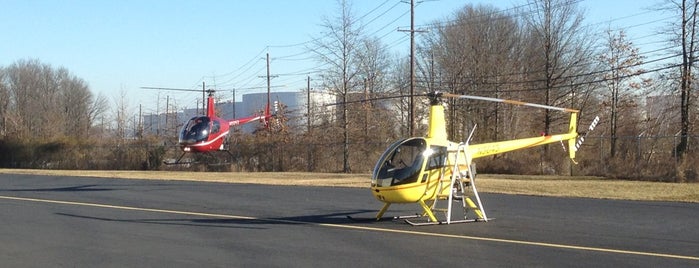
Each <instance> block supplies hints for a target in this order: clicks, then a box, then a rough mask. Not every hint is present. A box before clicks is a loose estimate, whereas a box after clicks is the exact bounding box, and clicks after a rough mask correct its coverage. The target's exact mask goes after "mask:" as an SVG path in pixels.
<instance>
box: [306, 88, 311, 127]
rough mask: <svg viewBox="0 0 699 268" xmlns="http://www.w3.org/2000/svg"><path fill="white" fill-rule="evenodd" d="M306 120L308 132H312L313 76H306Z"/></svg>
mask: <svg viewBox="0 0 699 268" xmlns="http://www.w3.org/2000/svg"><path fill="white" fill-rule="evenodd" d="M306 121H308V122H307V123H308V124H307V125H308V129H307V130H306V133H309V134H310V133H311V77H310V76H308V77H307V78H306Z"/></svg>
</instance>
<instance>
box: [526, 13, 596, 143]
mask: <svg viewBox="0 0 699 268" xmlns="http://www.w3.org/2000/svg"><path fill="white" fill-rule="evenodd" d="M529 6H530V9H531V10H530V12H531V14H532V15H531V16H527V17H526V18H525V21H526V22H527V24H528V30H529V35H530V42H531V43H530V45H529V46H528V49H529V52H528V57H529V59H530V60H531V62H530V63H529V64H527V65H525V66H530V67H531V68H529V69H528V70H527V71H526V73H528V74H529V75H528V77H529V80H530V81H532V82H531V83H529V84H530V87H531V90H532V92H539V91H543V96H542V97H543V98H542V99H536V100H535V101H537V102H542V103H544V104H546V105H552V106H561V105H567V104H569V103H570V101H571V98H570V95H571V94H572V90H573V87H571V86H570V85H574V84H575V82H576V81H575V80H574V78H576V77H579V76H580V75H582V74H585V73H588V71H589V70H590V69H591V68H590V66H591V64H592V61H591V59H592V58H593V57H592V48H593V47H594V46H593V43H592V42H593V41H594V40H595V39H594V38H592V37H591V36H590V34H589V33H587V32H586V31H585V28H584V27H583V25H582V21H583V13H582V11H580V10H579V9H578V8H577V1H574V0H531V2H530V5H529ZM553 119H554V118H553V115H552V112H551V111H550V110H545V115H544V132H546V133H549V132H550V131H551V125H552V122H553Z"/></svg>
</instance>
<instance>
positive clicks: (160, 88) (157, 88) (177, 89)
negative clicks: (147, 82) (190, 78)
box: [141, 87, 213, 92]
mask: <svg viewBox="0 0 699 268" xmlns="http://www.w3.org/2000/svg"><path fill="white" fill-rule="evenodd" d="M141 88H142V89H156V90H171V91H188V92H201V89H187V88H170V87H141ZM207 91H213V90H212V89H209V90H207Z"/></svg>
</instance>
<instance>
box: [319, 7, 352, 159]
mask: <svg viewBox="0 0 699 268" xmlns="http://www.w3.org/2000/svg"><path fill="white" fill-rule="evenodd" d="M338 4H339V14H338V15H337V17H334V18H324V19H323V25H322V27H323V28H324V31H322V32H321V35H322V36H320V37H318V38H317V39H314V44H313V45H314V47H312V48H310V50H311V51H312V52H313V53H314V54H315V55H316V57H317V58H318V60H319V61H320V62H321V63H322V64H323V65H327V66H328V68H327V69H326V70H325V72H324V73H323V74H322V80H323V84H324V87H325V88H327V89H329V90H332V91H334V92H336V93H337V94H338V95H339V96H340V102H341V104H340V106H341V109H342V115H341V121H342V122H341V129H342V137H343V144H344V145H343V154H342V155H343V168H342V170H343V171H344V172H350V171H351V168H350V164H349V130H348V126H349V121H348V117H347V111H348V105H347V104H346V102H347V101H348V96H349V94H350V93H351V92H353V91H357V89H358V88H360V86H361V84H362V83H361V77H360V76H359V75H360V69H359V66H358V53H359V49H360V47H359V46H360V45H361V40H362V39H361V29H362V26H361V25H360V23H359V21H358V20H357V18H356V17H355V15H354V13H353V11H352V7H351V4H350V3H349V2H348V1H346V0H340V1H339V2H338Z"/></svg>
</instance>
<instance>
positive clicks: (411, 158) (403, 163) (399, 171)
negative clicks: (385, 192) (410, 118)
mask: <svg viewBox="0 0 699 268" xmlns="http://www.w3.org/2000/svg"><path fill="white" fill-rule="evenodd" d="M426 148H427V142H426V141H425V139H423V138H411V139H405V140H400V141H397V142H396V143H394V144H392V145H391V146H390V147H389V148H388V149H387V150H386V152H384V154H383V155H382V156H381V158H380V159H379V161H378V163H377V164H376V167H374V173H373V175H372V180H371V182H372V186H377V187H386V186H393V185H400V184H406V183H412V182H416V181H417V179H418V176H419V175H420V171H421V170H422V167H423V165H424V163H425V161H424V160H425V157H426V156H425V152H426Z"/></svg>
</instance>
